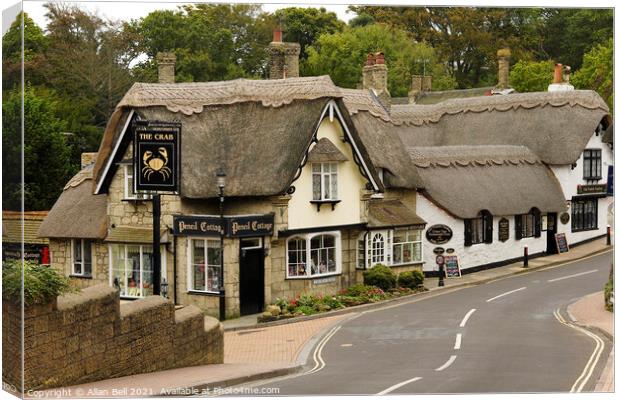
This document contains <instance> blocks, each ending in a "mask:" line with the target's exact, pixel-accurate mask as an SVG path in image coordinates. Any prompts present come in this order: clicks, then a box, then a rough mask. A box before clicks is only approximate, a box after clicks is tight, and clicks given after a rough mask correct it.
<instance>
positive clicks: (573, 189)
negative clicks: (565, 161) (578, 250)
mask: <svg viewBox="0 0 620 400" xmlns="http://www.w3.org/2000/svg"><path fill="white" fill-rule="evenodd" d="M602 138H603V134H602V133H601V134H599V135H598V136H597V135H596V134H594V135H592V137H591V138H590V140H589V141H588V144H587V145H586V147H585V148H586V149H601V150H602V151H601V156H602V167H601V172H602V177H603V178H602V179H601V180H600V181H598V182H595V183H597V184H606V183H607V167H608V166H609V165H613V152H612V151H611V148H610V147H609V145H607V144H606V143H603V142H602ZM551 170H552V171H553V173H554V174H555V176H556V177H557V178H558V181H559V182H560V185H561V186H562V191H563V192H564V198H565V199H566V201H567V207H566V212H567V213H568V214H569V215H570V214H571V209H570V201H571V199H572V197H573V196H576V195H577V185H586V184H588V181H585V180H584V179H583V153H582V154H581V156H580V157H579V160H577V166H576V167H575V168H574V169H571V166H570V165H556V166H551ZM612 202H613V197H605V198H601V199H599V200H598V229H596V230H591V231H583V232H574V233H573V232H571V221H569V222H568V223H567V224H562V223H561V222H560V221H559V214H558V233H565V234H566V239H567V241H568V243H569V245H570V244H574V243H579V242H581V241H583V240H586V239H589V238H593V237H596V236H600V235H603V234H605V233H606V229H607V208H608V207H609V205H610V204H611V203H612Z"/></svg>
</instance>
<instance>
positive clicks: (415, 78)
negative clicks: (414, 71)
mask: <svg viewBox="0 0 620 400" xmlns="http://www.w3.org/2000/svg"><path fill="white" fill-rule="evenodd" d="M432 83H433V77H432V76H431V75H411V90H410V91H409V104H415V103H416V101H417V100H418V98H419V97H420V95H421V94H422V93H424V92H430V91H431V89H432Z"/></svg>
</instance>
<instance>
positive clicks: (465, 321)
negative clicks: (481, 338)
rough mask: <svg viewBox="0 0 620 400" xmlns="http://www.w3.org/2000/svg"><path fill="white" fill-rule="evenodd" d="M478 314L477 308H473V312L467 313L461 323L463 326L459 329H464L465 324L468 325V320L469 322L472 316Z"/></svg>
mask: <svg viewBox="0 0 620 400" xmlns="http://www.w3.org/2000/svg"><path fill="white" fill-rule="evenodd" d="M474 312H476V309H475V308H472V309H471V310H469V311H468V312H467V314H465V316H464V317H463V320H462V321H461V324H460V325H459V327H461V328H464V327H465V324H466V323H467V320H469V317H471V315H472V314H473V313H474Z"/></svg>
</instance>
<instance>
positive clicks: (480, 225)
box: [463, 210, 493, 246]
mask: <svg viewBox="0 0 620 400" xmlns="http://www.w3.org/2000/svg"><path fill="white" fill-rule="evenodd" d="M463 222H464V225H465V246H472V245H474V244H480V243H493V215H492V214H491V213H490V212H488V211H487V210H482V211H480V212H479V213H478V216H477V217H476V218H469V219H465V220H463Z"/></svg>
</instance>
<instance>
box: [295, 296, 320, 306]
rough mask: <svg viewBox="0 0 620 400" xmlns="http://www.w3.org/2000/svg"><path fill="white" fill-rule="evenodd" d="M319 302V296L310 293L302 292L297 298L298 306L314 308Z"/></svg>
mask: <svg viewBox="0 0 620 400" xmlns="http://www.w3.org/2000/svg"><path fill="white" fill-rule="evenodd" d="M318 303H319V298H318V297H317V296H315V295H313V294H310V293H304V294H302V295H301V296H299V298H297V306H298V307H311V308H314V307H316V305H317V304H318Z"/></svg>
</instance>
